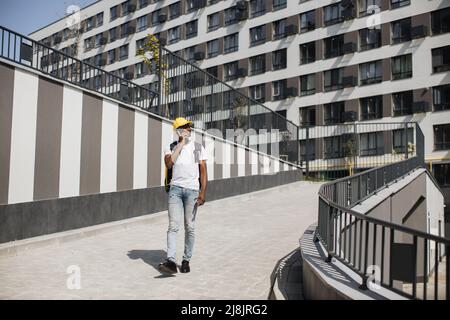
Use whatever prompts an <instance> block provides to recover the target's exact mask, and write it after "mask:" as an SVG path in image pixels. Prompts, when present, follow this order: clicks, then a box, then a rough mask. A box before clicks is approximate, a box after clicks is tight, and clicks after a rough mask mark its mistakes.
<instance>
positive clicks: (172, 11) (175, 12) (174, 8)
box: [169, 1, 181, 19]
mask: <svg viewBox="0 0 450 320" xmlns="http://www.w3.org/2000/svg"><path fill="white" fill-rule="evenodd" d="M180 15H181V2H180V1H179V2H175V3H173V4H171V5H170V6H169V16H170V19H175V18H178V17H179V16H180Z"/></svg>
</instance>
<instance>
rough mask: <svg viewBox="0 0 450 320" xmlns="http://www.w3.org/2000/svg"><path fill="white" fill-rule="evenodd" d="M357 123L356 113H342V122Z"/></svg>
mask: <svg viewBox="0 0 450 320" xmlns="http://www.w3.org/2000/svg"><path fill="white" fill-rule="evenodd" d="M355 121H357V113H356V112H355V111H347V112H344V122H355Z"/></svg>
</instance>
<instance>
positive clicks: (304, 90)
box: [300, 73, 316, 96]
mask: <svg viewBox="0 0 450 320" xmlns="http://www.w3.org/2000/svg"><path fill="white" fill-rule="evenodd" d="M315 93H316V74H315V73H311V74H307V75H304V76H301V77H300V96H308V95H311V94H315Z"/></svg>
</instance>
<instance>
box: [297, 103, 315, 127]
mask: <svg viewBox="0 0 450 320" xmlns="http://www.w3.org/2000/svg"><path fill="white" fill-rule="evenodd" d="M300 114H301V116H302V119H301V121H300V123H301V125H302V126H303V127H310V126H315V125H316V106H312V107H307V108H301V113H300Z"/></svg>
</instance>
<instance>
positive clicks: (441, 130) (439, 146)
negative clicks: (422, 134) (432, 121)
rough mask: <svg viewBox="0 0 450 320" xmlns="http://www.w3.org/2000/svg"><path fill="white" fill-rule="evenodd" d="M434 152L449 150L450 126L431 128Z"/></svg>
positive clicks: (443, 125)
mask: <svg viewBox="0 0 450 320" xmlns="http://www.w3.org/2000/svg"><path fill="white" fill-rule="evenodd" d="M433 129H434V151H440V150H450V124H442V125H438V126H433Z"/></svg>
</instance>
